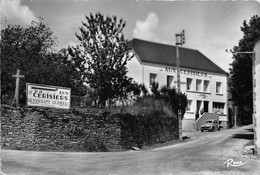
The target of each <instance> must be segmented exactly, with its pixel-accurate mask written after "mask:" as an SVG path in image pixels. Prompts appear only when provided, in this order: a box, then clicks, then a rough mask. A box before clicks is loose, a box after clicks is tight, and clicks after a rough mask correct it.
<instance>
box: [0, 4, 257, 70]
mask: <svg viewBox="0 0 260 175" xmlns="http://www.w3.org/2000/svg"><path fill="white" fill-rule="evenodd" d="M97 12H100V13H101V14H103V15H104V16H117V18H119V19H120V18H122V19H123V20H125V21H126V27H125V28H124V30H123V33H124V35H125V38H127V39H128V40H131V39H133V38H139V39H144V40H147V41H152V42H158V43H164V44H170V45H175V42H176V38H175V34H179V33H181V32H182V30H185V44H184V45H183V46H182V47H185V48H190V49H195V50H199V51H200V52H201V53H202V54H204V55H205V56H206V57H208V58H209V59H210V60H212V61H213V62H214V63H215V64H217V65H218V66H219V67H221V68H222V69H223V70H225V71H226V72H229V68H230V65H229V64H230V63H232V54H231V53H227V52H226V49H232V48H233V47H234V46H236V45H238V42H239V40H240V39H242V37H243V33H242V32H241V29H240V27H242V26H243V21H244V20H246V21H247V23H248V22H249V20H250V18H251V17H252V16H253V15H258V16H260V3H259V1H257V0H255V1H250V0H248V1H241V0H237V1H217V0H214V1H213V0H212V1H188V0H187V1H165V0H161V1H155V0H150V1H142V0H139V1H138V0H0V14H1V29H4V28H5V27H6V26H7V25H21V26H24V27H26V26H28V25H30V23H31V21H32V20H35V21H37V20H39V17H42V18H44V23H45V24H48V26H49V27H50V29H51V30H52V31H53V32H54V33H53V34H54V36H56V37H57V41H58V45H57V46H56V50H59V49H61V48H64V47H65V48H67V47H68V45H73V46H74V45H77V44H79V43H80V42H79V40H78V39H77V38H76V36H75V33H78V34H79V33H80V32H79V27H81V26H82V24H81V22H82V21H83V22H86V19H85V16H89V14H90V13H93V14H95V13H97ZM180 59H181V55H180Z"/></svg>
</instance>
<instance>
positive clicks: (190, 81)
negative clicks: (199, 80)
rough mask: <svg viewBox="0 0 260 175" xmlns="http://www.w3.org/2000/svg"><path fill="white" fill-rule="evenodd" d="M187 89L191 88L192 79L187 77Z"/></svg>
mask: <svg viewBox="0 0 260 175" xmlns="http://www.w3.org/2000/svg"><path fill="white" fill-rule="evenodd" d="M187 90H188V91H190V90H192V79H191V78H187Z"/></svg>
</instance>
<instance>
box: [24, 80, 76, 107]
mask: <svg viewBox="0 0 260 175" xmlns="http://www.w3.org/2000/svg"><path fill="white" fill-rule="evenodd" d="M26 93H27V105H28V106H40V107H50V108H60V109H70V99H71V98H70V97H71V90H70V88H65V87H57V86H48V85H40V84H31V83H26Z"/></svg>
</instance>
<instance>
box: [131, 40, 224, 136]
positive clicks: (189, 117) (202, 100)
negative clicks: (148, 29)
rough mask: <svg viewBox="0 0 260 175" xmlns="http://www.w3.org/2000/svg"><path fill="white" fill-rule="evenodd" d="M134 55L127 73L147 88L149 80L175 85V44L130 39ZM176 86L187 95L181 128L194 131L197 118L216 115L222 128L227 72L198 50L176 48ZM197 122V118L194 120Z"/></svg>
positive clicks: (160, 83)
mask: <svg viewBox="0 0 260 175" xmlns="http://www.w3.org/2000/svg"><path fill="white" fill-rule="evenodd" d="M130 44H131V49H130V50H129V52H131V53H133V55H134V57H133V58H132V59H131V60H130V61H129V62H128V63H127V68H128V76H129V77H132V78H133V79H134V81H136V82H137V83H140V84H144V85H145V86H146V87H147V88H148V89H150V87H151V85H152V83H153V82H157V83H158V84H159V88H160V87H162V86H165V85H166V86H168V87H177V68H176V47H175V46H173V45H166V44H160V43H154V42H149V41H144V40H140V39H133V40H131V42H130ZM179 57H180V84H181V85H180V88H181V92H184V93H185V94H186V95H187V98H188V107H187V110H186V113H185V114H184V118H183V131H192V130H198V127H197V126H196V123H197V122H196V121H195V119H196V114H197V117H199V119H200V118H201V117H202V116H203V115H205V114H207V115H205V117H204V118H211V117H213V118H214V117H216V116H217V118H218V119H219V121H221V125H222V126H223V127H224V128H226V127H227V123H228V116H227V113H228V112H227V111H228V110H227V101H228V96H227V78H228V74H227V73H226V72H225V71H224V70H222V69H221V68H220V67H219V66H217V65H216V64H215V63H213V62H212V61H211V60H210V59H208V58H207V57H206V56H204V55H203V54H202V53H201V52H199V51H198V50H193V49H188V48H183V47H179ZM197 121H198V120H197Z"/></svg>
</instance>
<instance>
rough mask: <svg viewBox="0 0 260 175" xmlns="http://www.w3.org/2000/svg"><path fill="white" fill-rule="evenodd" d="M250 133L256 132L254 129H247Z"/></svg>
mask: <svg viewBox="0 0 260 175" xmlns="http://www.w3.org/2000/svg"><path fill="white" fill-rule="evenodd" d="M246 130H247V131H248V132H254V129H246Z"/></svg>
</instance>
